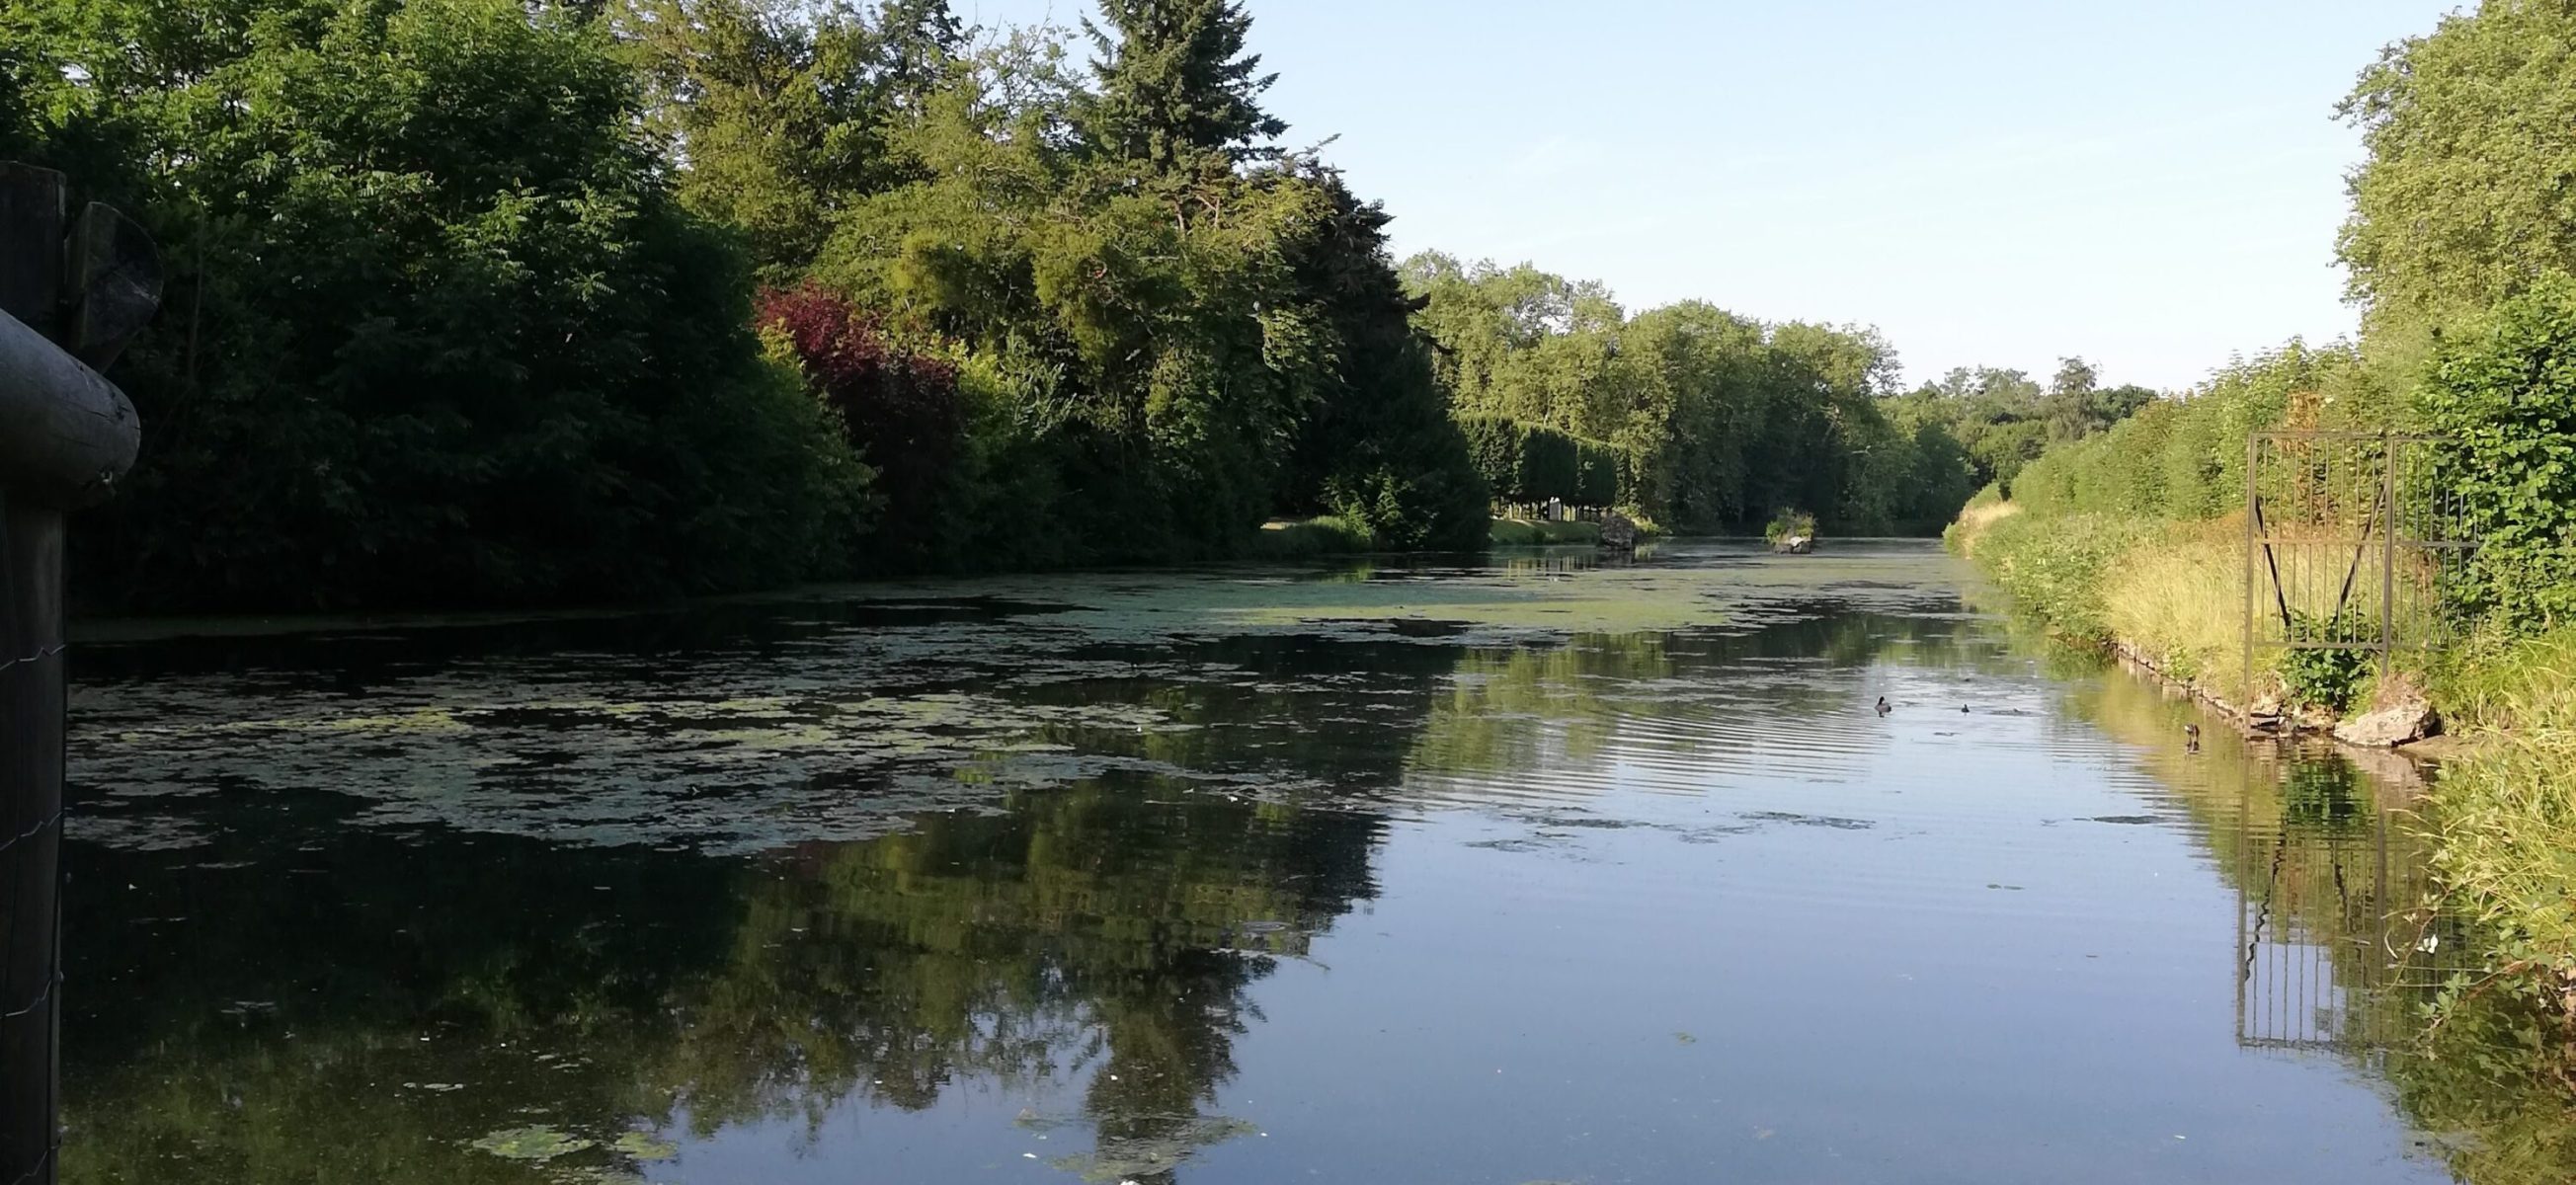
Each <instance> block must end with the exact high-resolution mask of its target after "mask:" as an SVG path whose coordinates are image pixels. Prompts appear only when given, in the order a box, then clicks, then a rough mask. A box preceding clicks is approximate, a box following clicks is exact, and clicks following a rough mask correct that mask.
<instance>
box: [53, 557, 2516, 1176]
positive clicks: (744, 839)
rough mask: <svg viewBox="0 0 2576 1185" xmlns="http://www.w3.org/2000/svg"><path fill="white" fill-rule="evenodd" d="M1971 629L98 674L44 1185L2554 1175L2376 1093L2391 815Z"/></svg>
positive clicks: (1262, 604) (974, 619)
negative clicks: (1881, 704)
mask: <svg viewBox="0 0 2576 1185" xmlns="http://www.w3.org/2000/svg"><path fill="white" fill-rule="evenodd" d="M1970 589H1971V582H1970V581H1969V579H1968V577H1967V574H1966V573H1965V572H1964V571H1962V570H1961V569H1959V568H1958V567H1956V566H1955V565H1954V564H1953V562H1952V561H1950V560H1949V559H1947V558H1945V557H1943V556H1942V555H1941V554H1940V553H1939V552H1938V551H1937V549H1935V548H1933V547H1932V546H1930V545H1924V544H1911V543H1906V544H1897V543H1888V544H1846V545H1844V546H1841V547H1837V548H1835V549H1833V550H1831V551H1829V552H1827V553H1824V554H1820V555H1817V556H1812V557H1795V558H1782V559H1774V558H1772V557H1769V556H1767V555H1760V554H1756V553H1755V552H1753V551H1752V550H1750V549H1747V548H1743V547H1737V546H1730V545H1723V544H1694V545H1683V546H1676V547H1670V548H1667V549H1665V550H1664V551H1662V552H1661V553H1660V554H1657V555H1655V556H1653V557H1651V558H1650V559H1648V560H1646V561H1643V562H1641V563H1638V564H1634V565H1614V566H1607V567H1605V566H1602V565H1600V564H1598V563H1597V562H1595V561H1593V560H1591V559H1590V558H1589V557H1588V556H1584V555H1580V554H1577V555H1566V554H1560V553H1532V554H1531V555H1528V556H1524V557H1520V558H1517V559H1508V560H1500V561H1497V562H1496V563H1494V564H1492V565H1476V566H1468V567H1436V566H1435V567H1394V566H1388V567H1378V568H1366V567H1363V568H1355V569H1336V570H1332V571H1326V572H1316V571H1292V570H1268V569H1224V570H1211V571H1203V572H1184V573H1152V574H1112V575H1090V576H1051V577H1028V578H1012V579H998V580H983V581H973V582H953V583H938V584H919V585H903V586H875V587H869V588H863V589H853V590H825V591H818V592H814V593H809V594H800V595H798V596H793V597H779V598H764V599H755V600H747V601H741V602H733V603H728V604H721V605H711V606H702V607H698V608H694V609H690V610H686V611H673V612H668V613H661V614H639V615H619V616H589V617H580V618H568V619H557V620H534V621H521V622H509V621H484V622H478V623H472V624H434V623H416V624H407V625H386V626H371V627H365V628H359V627H353V626H340V627H335V628H329V629H322V630H315V631H306V632H299V633H294V634H290V635H278V636H260V635H257V634H251V633H243V632H241V631H233V632H232V636H210V637H193V638H191V637H148V636H144V635H140V634H135V633H133V632H132V631H128V632H127V634H126V635H125V636H124V638H123V640H118V639H117V636H116V635H114V634H113V633H111V634H110V635H109V640H105V641H100V642H97V643H94V644H92V645H90V646H89V647H88V648H87V649H86V650H85V651H84V653H83V662H82V665H81V668H80V671H79V678H80V680H81V685H80V687H79V688H78V690H77V693H76V699H75V706H76V710H77V712H78V713H79V716H78V720H77V722H76V725H75V728H76V737H75V740H74V755H73V756H74V762H75V769H76V771H77V772H76V776H77V777H78V779H79V783H80V784H79V786H78V787H77V791H78V802H79V808H80V811H81V814H80V823H79V828H78V830H76V831H75V832H74V837H75V842H74V845H73V848H72V850H71V853H70V856H69V863H70V866H71V868H72V870H73V875H74V877H75V880H74V884H73V890H72V894H71V897H70V908H71V918H70V924H71V926H72V930H71V934H72V935H73V939H74V945H73V946H72V947H71V950H70V960H71V961H70V972H71V975H72V985H73V987H72V990H73V995H72V996H71V997H70V999H71V1000H72V1005H71V1008H72V1011H71V1014H70V1015H69V1017H68V1018H67V1021H66V1041H67V1045H66V1048H67V1050H68V1053H67V1057H68V1058H69V1061H68V1063H67V1066H66V1077H67V1087H68V1090H69V1094H70V1100H71V1102H70V1106H69V1111H70V1114H69V1116H68V1119H69V1122H70V1124H71V1132H70V1136H69V1145H68V1148H67V1152H66V1156H67V1161H66V1164H67V1173H66V1176H67V1179H69V1180H72V1181H76V1182H110V1181H114V1182H137V1183H141V1182H163V1181H190V1182H205V1183H210V1185H223V1183H231V1182H242V1183H252V1182H256V1183H260V1185H272V1183H284V1182H314V1183H323V1182H333V1183H337V1182H395V1183H408V1182H420V1183H429V1182H438V1183H441V1185H454V1183H460V1182H496V1183H497V1182H512V1183H543V1182H555V1183H562V1182H610V1181H651V1182H687V1183H707V1185H714V1183H730V1182H741V1183H746V1185H748V1183H761V1185H767V1183H772V1182H777V1183H796V1182H813V1183H818V1185H819V1183H822V1182H832V1183H835V1185H838V1183H845V1182H889V1183H906V1182H925V1183H935V1182H951V1181H1007V1182H1031V1183H1044V1182H1056V1181H1063V1182H1072V1181H1093V1182H1121V1181H1134V1182H1140V1183H1143V1182H1182V1181H1187V1182H1205V1183H1232V1182H1246V1183H1249V1182H1290V1181H1297V1182H1304V1181H1317V1180H1322V1181H1370V1182H1376V1181H1388V1182H1399V1181H1400V1182H1457V1183H1460V1185H1520V1183H1525V1182H1586V1183H1601V1185H1608V1183H1612V1182H1667V1181H1671V1182H1684V1181H1688V1182H1702V1181H1725V1182H1815V1181H1839V1182H1951V1181H1956V1182H1963V1183H1964V1182H1975V1183H1978V1185H1995V1183H2002V1182H2033V1183H2039V1182H2050V1183H2055V1182H2067V1181H2088V1182H2095V1181H2098V1182H2116V1181H2137V1182H2183V1181H2207V1182H2231V1183H2233V1182H2245V1181H2257V1180H2271V1181H2335V1182H2440V1181H2450V1180H2454V1179H2461V1180H2473V1181H2477V1182H2480V1183H2481V1185H2504V1183H2508V1182H2520V1181H2525V1180H2528V1181H2534V1182H2538V1181H2545V1180H2563V1179H2565V1174H2564V1173H2563V1172H2561V1171H2560V1170H2563V1169H2565V1168H2566V1167H2567V1166H2566V1162H2565V1161H2564V1160H2562V1159H2559V1156H2560V1152H2559V1150H2560V1148H2561V1147H2562V1146H2563V1144H2564V1143H2565V1140H2563V1139H2562V1138H2560V1137H2559V1136H2558V1135H2557V1134H2556V1131H2555V1129H2554V1128H2553V1126H2552V1125H2553V1123H2555V1124H2558V1125H2563V1124H2564V1120H2565V1111H2564V1107H2563V1097H2562V1095H2561V1094H2558V1093H2551V1092H2549V1091H2547V1090H2534V1089H2532V1088H2531V1082H2530V1081H2529V1079H2530V1078H2531V1075H2529V1074H2528V1073H2527V1072H2526V1067H2527V1066H2528V1064H2529V1060H2530V1059H2528V1058H2523V1059H2521V1060H2516V1059H2514V1058H2512V1057H2497V1058H2490V1059H2479V1058H2462V1057H2452V1058H2449V1059H2428V1057H2427V1056H2426V1055H2425V1053H2424V1052H2423V1049H2422V1047H2421V1043H2420V1042H2419V1041H2418V1039H2417V1038H2418V1036H2419V1034H2420V1030H2421V1029H2422V1025H2421V1022H2420V1020H2419V1019H2418V1014H2417V1009H2418V1008H2419V1007H2420V1005H2421V1004H2422V1002H2423V1000H2424V998H2425V992H2424V990H2422V989H2423V988H2424V987H2425V986H2426V985H2429V984H2431V983H2433V982H2434V981H2435V980H2437V979H2438V977H2439V972H2438V970H2437V968H2438V966H2440V965H2441V961H2442V959H2443V958H2446V957H2457V952H2456V951H2453V950H2451V949H2450V948H2445V947H2444V946H2443V945H2442V943H2441V941H2440V938H2441V936H2442V934H2445V933H2451V932H2450V931H2448V930H2441V929H2440V928H2435V929H2434V930H2428V929H2426V928H2425V927H2423V926H2422V925H2421V924H2420V923H2417V922H2413V921H2410V920H2409V919H2408V918H2407V917H2406V916H2404V915H2405V913H2406V911H2407V910H2409V909H2410V908H2411V907H2412V906H2413V905H2415V904H2416V902H2417V901H2418V900H2419V899H2420V896H2421V894H2422V892H2423V891H2424V876H2423V872H2422V864H2421V854H2420V852H2419V851H2418V850H2417V848H2416V846H2415V844H2414V843H2413V842H2412V841H2411V840H2410V839H2409V838H2408V837H2407V835H2406V832H2405V830H2404V828H2403V827H2402V826H2399V825H2397V822H2396V820H2397V817H2398V812H2400V811H2402V809H2403V808H2404V806H2405V804H2406V802H2407V801H2408V799H2409V796H2410V795H2411V794H2413V793H2414V792H2415V791H2414V789H2413V779H2412V777H2411V775H2408V774H2406V772H2405V771H2403V770H2385V771H2383V770H2373V769H2364V768H2360V767H2358V766H2356V765H2354V764H2353V763H2352V761H2351V760H2349V759H2347V758H2346V757H2343V756H2339V755H2335V754H2320V753H2301V752H2295V751H2284V750H2281V749H2278V748H2275V747H2271V746H2264V747H2260V748H2256V747H2249V746H2247V745H2245V744H2242V743H2240V742H2238V741H2236V740H2235V739H2234V738H2233V737H2230V736H2222V735H2221V733H2222V732H2223V730H2221V729H2218V728H2215V727H2213V728H2211V729H2210V734H2211V740H2210V743H2209V745H2208V746H2207V748H2206V749H2205V750H2203V751H2198V752H2194V751H2191V750H2189V749H2187V747H2186V743H2185V741H2184V737H2183V734H2182V724H2183V723H2184V722H2185V721H2188V720H2194V719H2198V718H2199V717H2197V716H2196V715H2195V712H2194V709H2192V708H2191V707H2190V706H2189V705H2187V704H2184V703H2179V702H2176V701H2174V700H2172V699H2170V698H2169V697H2166V696H2164V695H2161V694H2159V693H2158V692H2157V691H2156V690H2155V689H2154V688H2152V687H2150V686H2148V685H2146V684H2144V683H2142V682H2138V681H2136V680H2135V679H2133V678H2131V677H2129V676H2126V675H2123V674H2120V673H2118V672H2116V671H2104V670H2101V669H2098V668H2094V667H2090V666H2087V665H2084V664H2081V663H2075V662H2071V661H2070V660H2067V659H2066V658H2065V657H2064V656H2052V655H2051V654H2050V653H2048V652H2047V651H2046V650H2045V649H2044V648H2040V647H2035V646H2033V645H2031V644H2030V643H2029V642H2028V641H2027V640H2026V639H2024V640H2016V638H2015V637H2014V636H2013V633H2012V631H2011V630H2010V629H2009V628H2008V627H2007V625H2006V624H2005V623H2004V622H2002V621H2000V620H1998V619H1997V618H1995V617H1993V616H1991V615H1989V614H1986V613H1982V612H1978V611H1976V610H1975V609H1974V608H1973V607H1972V605H1973V601H1972V598H1971V594H1970V591H1969V590H1970ZM1882 696H1883V697H1885V698H1886V699H1887V700H1888V701H1889V702H1890V704H1891V707H1892V711H1890V712H1889V713H1888V714H1886V715H1884V716H1882V715H1880V714H1879V713H1878V712H1877V711H1875V710H1874V706H1873V705H1874V704H1875V702H1876V701H1877V700H1878V699H1879V698H1880V697H1882ZM2436 930H2440V932H2439V933H2437V932H2435V931H2436ZM2427 938H2430V939H2432V941H2431V942H2430V943H2429V945H2431V946H2432V947H2433V948H2434V950H2433V952H2431V953H2427V952H2425V951H2423V950H2422V949H2421V946H2422V945H2424V944H2425V943H2424V940H2425V939H2427ZM2454 941H2455V942H2456V936H2454ZM2506 1030H2507V1031H2500V1032H2499V1033H2495V1034H2487V1035H2485V1036H2482V1037H2480V1040H2487V1039H2488V1038H2493V1039H2494V1040H2495V1041H2505V1040H2509V1039H2510V1038H2511V1037H2512V1036H2513V1035H2514V1034H2513V1032H2511V1031H2510V1026H2506ZM2455 1044H2456V1042H2455ZM2490 1047H2491V1045H2481V1046H2478V1048H2480V1049H2485V1048H2490ZM2553 1173H2555V1174H2556V1175H2554V1176H2553V1175H2552V1174H2553Z"/></svg>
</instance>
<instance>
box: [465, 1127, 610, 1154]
mask: <svg viewBox="0 0 2576 1185" xmlns="http://www.w3.org/2000/svg"><path fill="white" fill-rule="evenodd" d="M597 1146H598V1142H597V1141H595V1140H585V1139H583V1138H581V1137H579V1136H572V1135H566V1134H564V1133H562V1132H559V1131H556V1130H555V1129H554V1128H551V1127H548V1126H546V1125H545V1124H542V1123H540V1124H537V1125H535V1126H533V1127H514V1128H508V1129H505V1130H502V1131H496V1132H493V1133H492V1134H490V1135H488V1136H485V1137H483V1138H482V1139H479V1140H476V1141H474V1147H475V1148H477V1149H479V1150H481V1151H484V1152H489V1153H491V1154H492V1155H494V1156H498V1157H500V1158H502V1159H503V1160H534V1161H547V1160H553V1159H554V1158H556V1157H558V1156H570V1155H572V1154H573V1153H575V1152H581V1151H585V1150H587V1149H590V1148H595V1147H597Z"/></svg>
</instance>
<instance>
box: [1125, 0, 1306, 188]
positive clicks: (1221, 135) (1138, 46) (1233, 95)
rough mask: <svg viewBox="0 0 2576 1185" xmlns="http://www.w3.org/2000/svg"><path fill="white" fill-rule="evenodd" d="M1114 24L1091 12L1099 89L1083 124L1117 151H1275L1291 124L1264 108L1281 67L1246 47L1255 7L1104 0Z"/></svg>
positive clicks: (1165, 154)
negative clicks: (1270, 70)
mask: <svg viewBox="0 0 2576 1185" xmlns="http://www.w3.org/2000/svg"><path fill="white" fill-rule="evenodd" d="M1100 10H1101V15H1102V17H1103V18H1105V20H1106V21H1107V27H1105V28H1104V27H1103V26H1102V25H1101V24H1100V23H1098V22H1094V21H1091V20H1089V19H1085V20H1084V21H1083V22H1082V27H1083V31H1084V32H1085V33H1087V34H1089V36H1090V37H1091V42H1092V45H1093V46H1094V47H1095V48H1096V49H1097V51H1098V53H1099V55H1100V56H1099V57H1097V58H1095V59H1093V61H1092V64H1091V65H1092V70H1093V72H1094V73H1096V74H1098V75H1099V79H1100V88H1099V92H1098V93H1097V94H1096V95H1094V96H1093V97H1092V98H1091V99H1090V100H1089V102H1088V103H1087V104H1086V110H1085V111H1084V113H1083V115H1084V117H1083V121H1082V122H1083V131H1084V133H1085V134H1086V135H1087V136H1088V137H1089V139H1090V140H1091V142H1092V144H1093V145H1094V146H1095V147H1097V148H1099V149H1100V150H1102V151H1104V152H1107V153H1109V154H1111V155H1114V156H1118V157H1122V158H1125V159H1129V160H1138V161H1143V162H1146V163H1148V164H1150V165H1153V166H1156V167H1159V168H1166V169H1169V168H1175V167H1178V166H1181V165H1184V164H1187V163H1189V162H1191V161H1193V160H1197V159H1202V158H1205V157H1208V156H1212V155H1217V154H1222V155H1223V156H1224V157H1225V158H1226V159H1228V160H1230V161H1243V160H1250V159H1263V158H1271V157H1275V156H1276V155H1277V151H1276V150H1275V149H1273V148H1271V147H1270V146H1269V142H1270V141H1272V140H1275V139H1277V138H1278V137H1279V136H1280V135H1282V134H1284V133H1285V132H1287V130H1288V125H1287V124H1286V123H1284V122H1282V121H1280V120H1279V119H1278V118H1276V117H1274V116H1272V115H1271V114H1270V113H1269V112H1267V111H1264V110H1262V108H1261V103H1260V98H1261V94H1262V92H1264V91H1267V90H1269V89H1270V84H1271V83H1273V82H1276V81H1278V78H1279V76H1278V75H1277V74H1263V73H1261V72H1260V71H1261V55H1259V54H1253V53H1246V52H1244V45H1245V40H1246V38H1247V36H1248V35H1249V34H1250V32H1251V30H1252V16H1251V14H1249V13H1246V12H1245V11H1244V10H1243V5H1242V3H1241V0H1101V5H1100Z"/></svg>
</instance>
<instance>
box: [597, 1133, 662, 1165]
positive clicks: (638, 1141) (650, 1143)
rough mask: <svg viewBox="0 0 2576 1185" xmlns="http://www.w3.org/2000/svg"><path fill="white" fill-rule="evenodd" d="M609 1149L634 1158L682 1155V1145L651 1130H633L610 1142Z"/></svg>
mask: <svg viewBox="0 0 2576 1185" xmlns="http://www.w3.org/2000/svg"><path fill="white" fill-rule="evenodd" d="M608 1147H609V1149H610V1150H611V1151H613V1152H616V1153H618V1154H619V1155H621V1156H625V1157H628V1158H630V1159H633V1160H671V1159H674V1158H676V1157H678V1156H679V1155H680V1146H679V1145H678V1144H675V1143H672V1142H671V1141H669V1140H665V1139H662V1138H660V1137H658V1136H655V1135H654V1134H652V1133H651V1132H636V1131H631V1132H627V1133H625V1134H623V1135H620V1136H618V1137H617V1138H616V1139H615V1140H612V1141H610V1142H609V1145H608Z"/></svg>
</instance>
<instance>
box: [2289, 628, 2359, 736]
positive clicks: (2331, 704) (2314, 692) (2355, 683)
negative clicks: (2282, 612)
mask: <svg viewBox="0 0 2576 1185" xmlns="http://www.w3.org/2000/svg"><path fill="white" fill-rule="evenodd" d="M2290 636H2291V637H2293V638H2295V639H2298V640H2300V641H2304V642H2355V641H2361V640H2364V639H2369V638H2376V637H2378V636H2379V626H2378V624H2377V623H2375V622H2366V621H2362V620H2360V619H2358V618H2349V617H2347V618H2341V619H2338V620H2336V621H2333V622H2325V621H2319V620H2317V618H2316V617H2314V616H2312V615H2310V614H2305V613H2294V614H2293V615H2292V618H2291V630H2290ZM2278 669H2279V672H2280V675H2281V695H2282V698H2283V699H2284V700H2285V701H2286V702H2287V703H2288V704H2289V706H2291V707H2294V708H2307V707H2318V708H2324V709H2326V710H2328V711H2330V712H2333V713H2334V714H2336V715H2338V716H2340V715H2342V714H2343V713H2344V712H2345V710H2347V709H2349V708H2351V707H2352V705H2353V702H2354V700H2355V699H2356V698H2357V696H2358V693H2359V692H2360V690H2361V687H2362V685H2363V684H2364V683H2366V682H2368V681H2369V679H2370V675H2371V654H2370V652H2369V651H2366V650H2333V649H2323V648H2306V647H2292V648H2290V649H2287V650H2284V651H2282V652H2281V658H2280V665H2279V668H2278Z"/></svg>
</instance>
